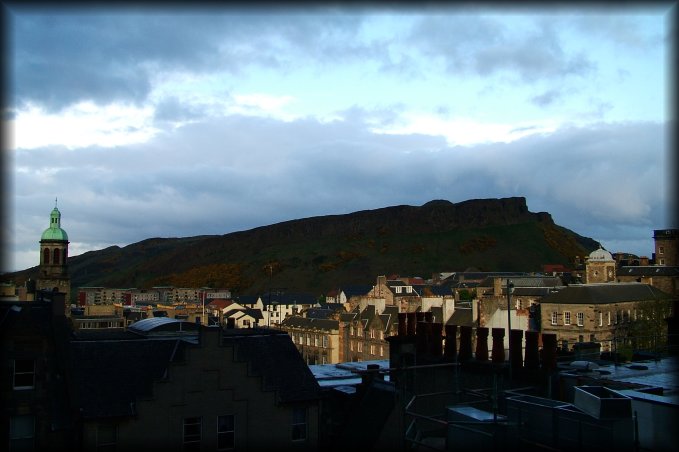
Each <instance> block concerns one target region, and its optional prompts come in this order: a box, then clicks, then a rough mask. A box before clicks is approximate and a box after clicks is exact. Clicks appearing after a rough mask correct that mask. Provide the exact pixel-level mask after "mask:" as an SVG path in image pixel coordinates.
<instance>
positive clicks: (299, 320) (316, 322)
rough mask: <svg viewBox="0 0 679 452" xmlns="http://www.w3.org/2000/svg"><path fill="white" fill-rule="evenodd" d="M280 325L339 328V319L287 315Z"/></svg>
mask: <svg viewBox="0 0 679 452" xmlns="http://www.w3.org/2000/svg"><path fill="white" fill-rule="evenodd" d="M281 325H282V326H286V327H290V328H304V329H311V328H317V329H321V330H336V329H339V321H337V320H332V319H315V318H308V317H301V316H298V315H289V316H287V317H285V319H284V320H283V321H282V322H281Z"/></svg>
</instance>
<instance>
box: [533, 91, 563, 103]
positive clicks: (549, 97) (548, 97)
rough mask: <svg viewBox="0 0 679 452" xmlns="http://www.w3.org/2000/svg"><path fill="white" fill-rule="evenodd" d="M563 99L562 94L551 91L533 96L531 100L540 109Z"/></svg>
mask: <svg viewBox="0 0 679 452" xmlns="http://www.w3.org/2000/svg"><path fill="white" fill-rule="evenodd" d="M560 97H561V92H560V91H559V90H556V89H549V90H547V91H545V92H543V93H542V94H538V95H537V96H533V98H531V102H532V103H534V104H535V105H537V106H539V107H546V106H548V105H551V104H553V103H554V102H555V101H557V100H558V99H559V98H560Z"/></svg>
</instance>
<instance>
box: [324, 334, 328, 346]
mask: <svg viewBox="0 0 679 452" xmlns="http://www.w3.org/2000/svg"><path fill="white" fill-rule="evenodd" d="M323 348H328V336H323Z"/></svg>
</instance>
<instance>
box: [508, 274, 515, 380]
mask: <svg viewBox="0 0 679 452" xmlns="http://www.w3.org/2000/svg"><path fill="white" fill-rule="evenodd" d="M512 292H514V283H513V282H512V281H511V280H509V279H507V343H508V344H509V351H508V353H507V358H508V359H509V379H510V380H511V378H512Z"/></svg>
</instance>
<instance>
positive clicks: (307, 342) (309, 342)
mask: <svg viewBox="0 0 679 452" xmlns="http://www.w3.org/2000/svg"><path fill="white" fill-rule="evenodd" d="M305 336H306V345H311V336H310V335H309V333H306V335H305Z"/></svg>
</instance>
